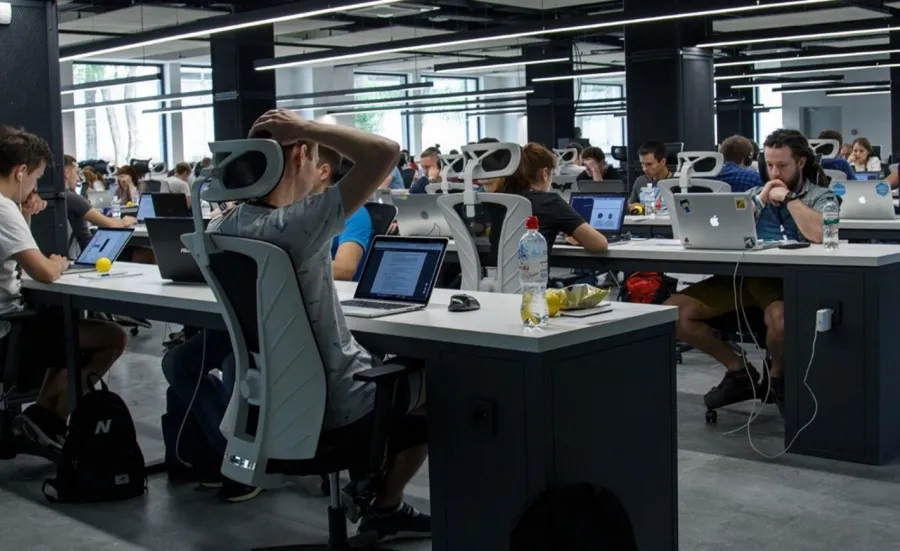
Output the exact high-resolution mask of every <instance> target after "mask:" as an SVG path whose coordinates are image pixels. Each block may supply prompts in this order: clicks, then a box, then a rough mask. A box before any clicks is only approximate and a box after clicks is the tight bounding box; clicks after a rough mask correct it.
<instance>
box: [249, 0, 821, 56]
mask: <svg viewBox="0 0 900 551" xmlns="http://www.w3.org/2000/svg"><path fill="white" fill-rule="evenodd" d="M833 2H836V0H785V1H782V2H773V3H770V4H763V3H759V2H756V3H753V4H749V5H747V6H737V7H728V8H716V9H708V10H698V11H692V12H684V13H670V14H665V15H649V16H646V17H633V18H625V19H616V18H611V17H609V16H608V15H605V14H604V15H597V16H594V17H591V18H589V19H596V20H597V21H596V22H594V23H585V22H584V19H580V20H576V19H572V20H562V21H558V22H555V23H551V24H543V23H541V24H537V25H534V26H532V27H530V28H529V29H528V30H522V31H518V32H504V31H502V30H500V29H487V30H485V31H476V32H471V33H454V34H449V35H444V36H438V37H427V38H425V39H421V38H412V39H407V40H396V41H392V42H386V43H381V44H382V45H381V47H379V45H378V44H367V45H365V46H357V47H350V48H342V49H341V50H337V51H326V52H317V53H313V54H299V55H291V56H286V57H280V58H273V59H262V60H259V61H257V62H256V64H255V66H256V70H257V71H270V70H273V69H281V68H284V67H296V66H299V65H312V64H314V63H324V62H331V63H334V62H337V61H344V60H348V59H359V58H362V57H371V56H376V55H383V54H392V53H396V52H406V51H419V50H432V49H435V48H447V47H450V46H461V45H465V44H474V43H483V42H493V41H497V40H508V39H514V38H525V37H534V36H542V35H547V34H556V33H570V32H583V31H591V30H597V29H605V28H621V27H623V26H628V25H639V24H642V23H660V22H663V21H676V20H684V19H689V18H697V17H712V16H717V15H727V14H737V13H749V12H753V11H759V10H768V9H778V8H792V7H799V6H809V5H814V4H826V3H833Z"/></svg>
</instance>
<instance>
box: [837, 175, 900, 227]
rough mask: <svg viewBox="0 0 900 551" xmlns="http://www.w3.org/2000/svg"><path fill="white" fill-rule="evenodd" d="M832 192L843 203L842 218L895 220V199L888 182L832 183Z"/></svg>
mask: <svg viewBox="0 0 900 551" xmlns="http://www.w3.org/2000/svg"><path fill="white" fill-rule="evenodd" d="M830 187H831V191H833V192H834V194H835V195H837V196H838V199H839V200H840V201H841V218H845V219H847V220H893V219H894V218H896V216H895V214H894V199H893V197H892V196H891V186H890V184H888V183H887V182H872V181H859V180H857V181H855V182H854V181H848V182H832V183H831V186H830Z"/></svg>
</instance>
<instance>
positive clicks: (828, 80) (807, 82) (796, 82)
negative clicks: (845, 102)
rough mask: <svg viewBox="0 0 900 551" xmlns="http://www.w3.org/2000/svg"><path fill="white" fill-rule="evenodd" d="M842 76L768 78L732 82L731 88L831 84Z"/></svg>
mask: <svg viewBox="0 0 900 551" xmlns="http://www.w3.org/2000/svg"><path fill="white" fill-rule="evenodd" d="M843 78H844V77H834V78H830V77H829V78H822V79H815V80H803V81H800V80H787V79H783V80H770V81H764V82H750V83H748V84H732V85H731V89H732V90H740V89H746V88H760V87H762V86H788V85H791V86H793V85H798V86H807V85H810V84H831V83H839V82H842V81H843Z"/></svg>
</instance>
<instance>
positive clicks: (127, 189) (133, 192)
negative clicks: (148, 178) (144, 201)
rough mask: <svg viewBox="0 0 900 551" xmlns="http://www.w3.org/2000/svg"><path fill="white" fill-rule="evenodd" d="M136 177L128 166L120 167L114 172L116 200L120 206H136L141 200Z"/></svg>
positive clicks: (134, 172)
mask: <svg viewBox="0 0 900 551" xmlns="http://www.w3.org/2000/svg"><path fill="white" fill-rule="evenodd" d="M137 181H138V175H137V172H136V171H135V170H134V168H132V167H130V166H123V167H120V168H119V170H117V171H116V183H117V184H118V185H117V186H116V192H115V196H116V199H117V200H118V201H119V204H120V205H122V206H125V205H127V204H128V203H133V204H135V205H137V204H138V203H139V202H140V200H141V193H140V192H139V191H138V188H137Z"/></svg>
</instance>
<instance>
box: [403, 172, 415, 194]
mask: <svg viewBox="0 0 900 551" xmlns="http://www.w3.org/2000/svg"><path fill="white" fill-rule="evenodd" d="M400 177H401V178H403V187H405V188H406V189H409V186H411V185H412V183H413V179H414V178H415V177H416V171H415V170H413V169H411V168H404V169H403V170H401V171H400Z"/></svg>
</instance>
